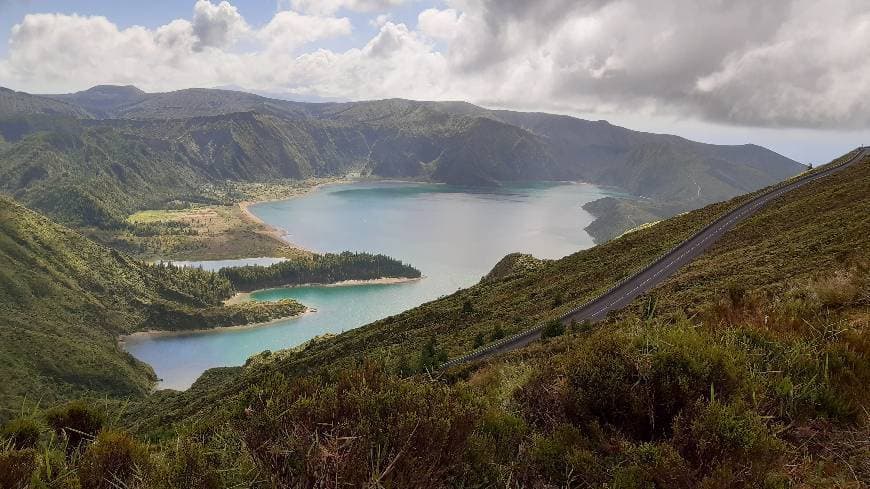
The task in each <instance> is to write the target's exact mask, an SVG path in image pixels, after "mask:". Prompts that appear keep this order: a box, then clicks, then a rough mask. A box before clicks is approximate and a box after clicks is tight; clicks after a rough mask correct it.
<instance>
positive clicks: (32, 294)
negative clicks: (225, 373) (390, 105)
mask: <svg viewBox="0 0 870 489" xmlns="http://www.w3.org/2000/svg"><path fill="white" fill-rule="evenodd" d="M232 291H233V290H232V287H231V285H230V284H229V282H228V281H227V280H226V279H224V278H223V277H221V276H218V275H216V274H211V273H207V272H202V271H200V270H195V269H175V268H167V267H157V266H149V265H146V264H144V263H141V262H139V261H136V260H133V259H131V258H130V257H128V256H126V255H124V254H122V253H119V252H117V251H114V250H109V249H107V248H105V247H102V246H100V245H97V244H96V243H94V242H92V241H90V240H88V239H86V238H84V237H82V236H81V235H79V234H78V233H76V232H74V231H71V230H69V229H66V228H64V227H61V226H59V225H57V224H55V223H53V222H51V221H50V220H48V219H47V218H45V217H43V216H41V215H39V214H37V213H35V212H32V211H30V210H28V209H26V208H24V207H22V206H20V205H18V204H16V203H14V202H12V201H11V200H9V199H7V198H5V197H0V310H2V314H0V376H2V377H3V379H4V381H3V382H2V384H0V419H3V418H7V417H8V416H9V415H10V414H11V412H10V411H8V410H10V409H13V408H14V407H16V406H18V407H20V406H21V405H22V402H23V401H24V400H25V399H26V400H28V401H30V402H31V403H38V402H55V401H57V400H59V399H65V398H70V397H74V396H80V395H83V394H92V395H98V396H102V395H111V396H130V395H132V396H141V395H144V394H146V393H147V392H148V391H149V389H150V387H151V385H152V384H153V382H154V380H155V378H154V374H153V372H152V371H151V368H150V367H148V366H146V365H144V364H142V363H140V362H138V361H136V360H135V359H133V357H131V356H130V355H129V354H127V353H126V352H124V351H123V350H122V349H121V348H120V347H119V346H118V345H117V344H116V341H117V336H118V335H120V334H125V333H130V332H133V331H138V330H142V329H145V328H153V327H160V328H163V329H173V328H175V329H184V328H188V327H199V328H201V327H204V326H209V325H228V324H240V323H244V322H246V321H247V320H249V319H250V317H244V316H245V315H246V314H251V313H254V312H255V311H253V310H251V311H240V310H236V309H232V308H227V309H224V308H221V307H219V304H220V303H221V301H222V300H223V299H226V298H228V297H229V296H230V295H231V294H232ZM267 309H269V308H268V307H267ZM278 309H279V308H276V309H275V311H274V312H275V313H282V312H283V314H279V315H283V316H287V315H290V314H292V313H293V312H291V313H289V314H288V311H287V310H285V311H279V310H278ZM264 311H265V310H264ZM256 312H262V311H256ZM297 312H298V311H297ZM271 317H275V316H271ZM268 318H269V317H267V319H268ZM187 319H194V321H193V323H194V324H193V325H188V324H187V323H186V322H185V321H186V320H187Z"/></svg>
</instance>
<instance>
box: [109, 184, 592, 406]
mask: <svg viewBox="0 0 870 489" xmlns="http://www.w3.org/2000/svg"><path fill="white" fill-rule="evenodd" d="M605 195H607V192H606V191H605V190H603V189H600V188H597V187H595V186H592V185H587V184H535V185H527V186H508V187H501V188H498V189H473V188H457V187H451V186H447V185H431V184H414V183H398V182H380V183H356V184H347V185H333V186H327V187H322V188H320V189H318V190H317V191H314V192H311V193H309V194H306V195H305V196H302V197H299V198H295V199H290V200H286V201H280V202H269V203H263V204H259V205H256V206H253V207H252V208H251V210H252V212H254V213H255V214H256V215H257V216H259V217H260V218H261V219H263V220H264V221H266V222H267V223H269V224H271V225H273V226H275V227H278V228H281V229H284V230H286V231H287V237H288V239H290V240H291V241H292V242H294V243H296V244H298V245H301V246H304V247H306V248H309V249H311V250H315V251H320V252H338V251H344V250H351V251H369V252H376V253H385V254H387V255H390V256H393V257H395V258H399V259H401V260H404V261H406V262H408V263H411V264H412V265H414V266H415V267H417V268H419V269H420V270H421V271H422V272H423V275H424V278H423V279H422V280H420V281H416V282H410V283H404V284H392V285H359V286H346V287H318V286H312V287H295V288H284V289H270V290H265V291H259V292H256V293H254V294H253V298H254V299H255V300H276V299H281V298H293V299H297V300H299V301H300V302H302V303H303V304H305V305H307V306H309V307H313V308H315V309H317V312H316V313H313V314H308V315H305V316H303V317H300V318H297V319H291V320H287V321H282V322H278V323H274V324H270V325H266V326H262V327H257V328H252V329H240V330H223V331H210V332H205V333H194V334H184V335H178V336H163V337H153V338H130V339H129V340H128V341H127V345H126V348H127V350H128V351H129V352H130V353H132V354H133V355H134V356H135V357H136V358H139V359H140V360H143V361H145V362H147V363H149V364H150V365H151V366H152V367H154V370H155V371H156V372H157V375H158V377H160V378H161V379H162V382H161V384H160V386H161V387H163V388H175V389H184V388H187V387H189V386H190V384H191V383H192V382H193V381H194V380H196V378H197V377H199V375H200V374H201V373H202V372H203V371H204V370H206V369H208V368H211V367H218V366H230V365H241V364H243V363H244V362H245V360H246V359H247V358H248V357H250V356H251V355H253V354H256V353H258V352H260V351H263V350H278V349H281V348H287V347H292V346H295V345H298V344H299V343H302V342H304V341H306V340H308V339H310V338H312V337H314V336H317V335H319V334H323V333H339V332H341V331H346V330H348V329H352V328H356V327H358V326H361V325H363V324H367V323H370V322H372V321H375V320H377V319H380V318H383V317H386V316H390V315H393V314H396V313H399V312H401V311H404V310H406V309H408V308H410V307H414V306H416V305H419V304H421V303H423V302H426V301H429V300H432V299H435V298H438V297H439V296H442V295H446V294H449V293H452V292H454V291H456V289H458V288H461V287H467V286H469V285H472V284H474V283H476V282H477V281H478V280H480V277H481V276H483V275H484V274H486V273H487V272H488V271H489V270H490V269H491V268H492V266H493V265H495V263H496V262H498V260H500V259H501V258H502V257H503V256H504V255H506V254H508V253H511V252H514V251H521V252H526V253H532V254H533V255H535V256H537V257H540V258H559V257H562V256H565V255H568V254H570V253H573V252H575V251H578V250H581V249H584V248H588V247H590V246H592V244H593V243H592V238H591V237H590V236H589V235H588V234H587V233H586V232H585V231H583V228H584V227H585V226H587V225H588V224H589V223H590V222H592V216H590V215H589V214H588V213H587V212H586V211H584V210H583V209H582V208H581V206H582V205H583V204H585V203H586V202H590V201H592V200H595V199H598V198H600V197H602V196H605ZM201 264H202V265H203V267H204V268H214V266H215V264H214V263H208V262H202V263H201ZM226 264H227V263H222V265H226ZM229 264H232V263H229ZM194 265H196V263H194Z"/></svg>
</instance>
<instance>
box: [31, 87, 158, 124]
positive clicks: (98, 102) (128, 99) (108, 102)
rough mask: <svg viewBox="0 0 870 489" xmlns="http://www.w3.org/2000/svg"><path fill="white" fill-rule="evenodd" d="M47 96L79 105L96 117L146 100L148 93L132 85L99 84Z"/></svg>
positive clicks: (113, 112) (105, 115)
mask: <svg viewBox="0 0 870 489" xmlns="http://www.w3.org/2000/svg"><path fill="white" fill-rule="evenodd" d="M45 97H47V98H51V99H54V100H59V101H61V102H66V103H69V104H72V105H77V106H79V107H81V108H83V109H84V110H86V111H88V112H89V113H91V114H93V115H94V116H96V117H110V116H112V115H114V114H115V113H116V111H118V110H120V109H121V108H123V107H126V106H129V105H133V104H136V103H138V102H141V101H143V100H145V99H146V98H148V94H146V93H145V92H143V91H142V90H139V89H138V88H136V87H134V86H132V85H127V86H123V87H122V86H116V85H97V86H95V87H92V88H89V89H87V90H83V91H81V92H76V93H70V94H63V95H45Z"/></svg>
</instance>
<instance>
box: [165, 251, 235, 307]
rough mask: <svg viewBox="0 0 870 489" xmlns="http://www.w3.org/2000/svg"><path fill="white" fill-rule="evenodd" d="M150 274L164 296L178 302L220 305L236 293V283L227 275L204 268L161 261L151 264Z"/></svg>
mask: <svg viewBox="0 0 870 489" xmlns="http://www.w3.org/2000/svg"><path fill="white" fill-rule="evenodd" d="M148 271H149V272H150V275H151V277H152V278H153V280H154V281H155V285H157V286H158V288H159V289H160V292H161V295H162V296H164V297H165V298H167V299H171V300H176V301H178V302H182V303H192V304H193V305H216V304H220V303H221V302H222V301H223V300H225V299H228V298H230V297H232V295H233V294H234V293H235V290H234V289H233V285H232V283H230V281H229V280H228V279H227V278H226V277H225V276H223V275H221V274H218V273H214V272H209V271H206V270H203V269H201V268H193V267H179V266H176V265H173V264H172V263H166V262H159V263H155V264H153V265H150V266H149V267H148ZM191 299H192V300H191Z"/></svg>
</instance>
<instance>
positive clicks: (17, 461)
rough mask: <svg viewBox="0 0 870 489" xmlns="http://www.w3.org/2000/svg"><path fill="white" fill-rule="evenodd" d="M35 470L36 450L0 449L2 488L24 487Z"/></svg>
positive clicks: (0, 482)
mask: <svg viewBox="0 0 870 489" xmlns="http://www.w3.org/2000/svg"><path fill="white" fill-rule="evenodd" d="M35 470H36V451H35V450H34V449H32V448H28V449H26V450H5V451H0V487H2V488H3V489H26V488H29V487H30V479H31V477H32V476H33V472H34V471H35Z"/></svg>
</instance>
